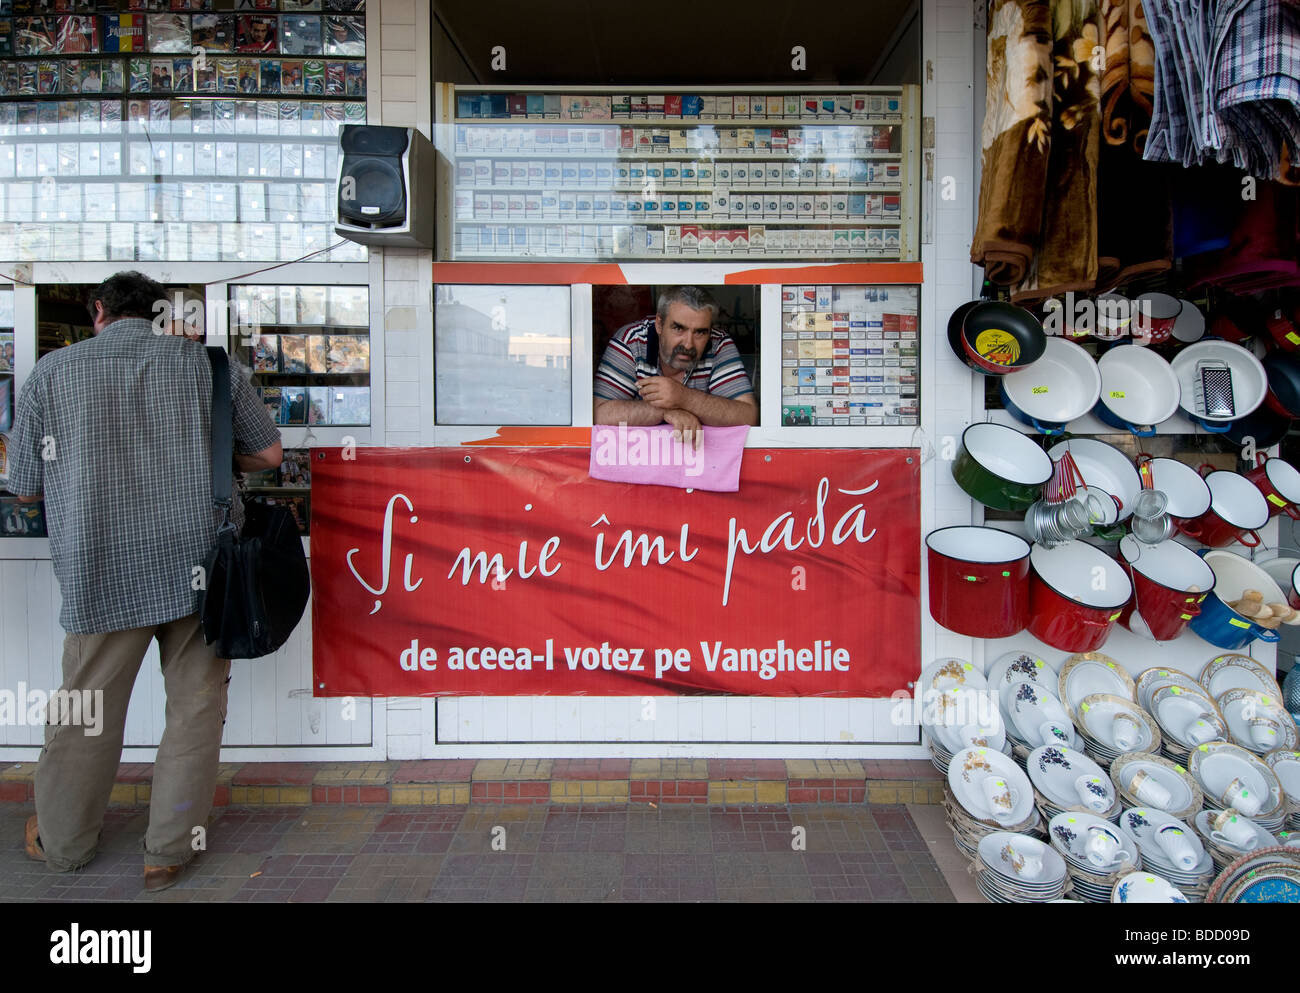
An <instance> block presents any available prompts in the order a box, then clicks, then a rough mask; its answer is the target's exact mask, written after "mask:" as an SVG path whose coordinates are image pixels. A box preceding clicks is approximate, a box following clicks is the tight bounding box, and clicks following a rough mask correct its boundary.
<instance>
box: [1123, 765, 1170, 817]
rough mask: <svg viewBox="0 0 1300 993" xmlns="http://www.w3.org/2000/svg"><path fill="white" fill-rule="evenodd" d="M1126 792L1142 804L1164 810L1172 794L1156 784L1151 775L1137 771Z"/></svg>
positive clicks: (1140, 770) (1142, 770)
mask: <svg viewBox="0 0 1300 993" xmlns="http://www.w3.org/2000/svg"><path fill="white" fill-rule="evenodd" d="M1128 791H1129V792H1130V793H1131V794H1133V796H1135V797H1137V798H1138V799H1139V800H1141V801H1142V802H1143V803H1145V804H1148V805H1150V806H1152V807H1159V808H1160V809H1161V810H1164V809H1165V807H1166V806H1167V805H1168V804H1169V801H1170V800H1172V799H1173V794H1172V793H1170V792H1169V790H1167V789H1166V788H1165V787H1164V786H1162V785H1161V784H1160V783H1158V782H1157V781H1156V780H1155V778H1154V777H1153V776H1152V775H1151V773H1149V772H1147V771H1146V770H1145V769H1139V770H1138V772H1137V775H1136V776H1134V777H1133V779H1132V780H1131V781H1130V782H1129V784H1128Z"/></svg>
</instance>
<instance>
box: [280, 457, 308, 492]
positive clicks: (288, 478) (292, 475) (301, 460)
mask: <svg viewBox="0 0 1300 993" xmlns="http://www.w3.org/2000/svg"><path fill="white" fill-rule="evenodd" d="M279 482H280V485H281V486H286V487H293V488H296V489H305V488H306V487H309V486H311V451H310V450H309V449H306V448H290V449H287V450H286V451H285V452H284V460H283V461H282V462H281V463H280V480H279Z"/></svg>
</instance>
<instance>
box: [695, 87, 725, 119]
mask: <svg viewBox="0 0 1300 993" xmlns="http://www.w3.org/2000/svg"><path fill="white" fill-rule="evenodd" d="M730 99H731V98H730V97H728V98H727V100H728V101H730ZM717 116H718V98H717V97H716V96H714V95H713V94H712V93H704V94H701V95H700V120H703V121H711V120H714V119H716V118H717Z"/></svg>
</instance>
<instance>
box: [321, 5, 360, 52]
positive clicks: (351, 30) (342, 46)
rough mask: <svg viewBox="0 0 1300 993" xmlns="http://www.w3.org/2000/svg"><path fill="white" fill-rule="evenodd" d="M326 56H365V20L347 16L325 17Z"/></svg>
mask: <svg viewBox="0 0 1300 993" xmlns="http://www.w3.org/2000/svg"><path fill="white" fill-rule="evenodd" d="M325 54H326V55H365V54H366V19H365V18H364V17H357V16H350V15H347V14H329V15H326V17H325Z"/></svg>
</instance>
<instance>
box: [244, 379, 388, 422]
mask: <svg viewBox="0 0 1300 993" xmlns="http://www.w3.org/2000/svg"><path fill="white" fill-rule="evenodd" d="M259 392H260V393H261V395H262V402H263V403H264V404H266V410H267V413H269V414H270V415H271V420H272V421H273V422H275V423H276V424H349V425H361V424H369V423H370V387H369V386H262V387H259Z"/></svg>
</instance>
